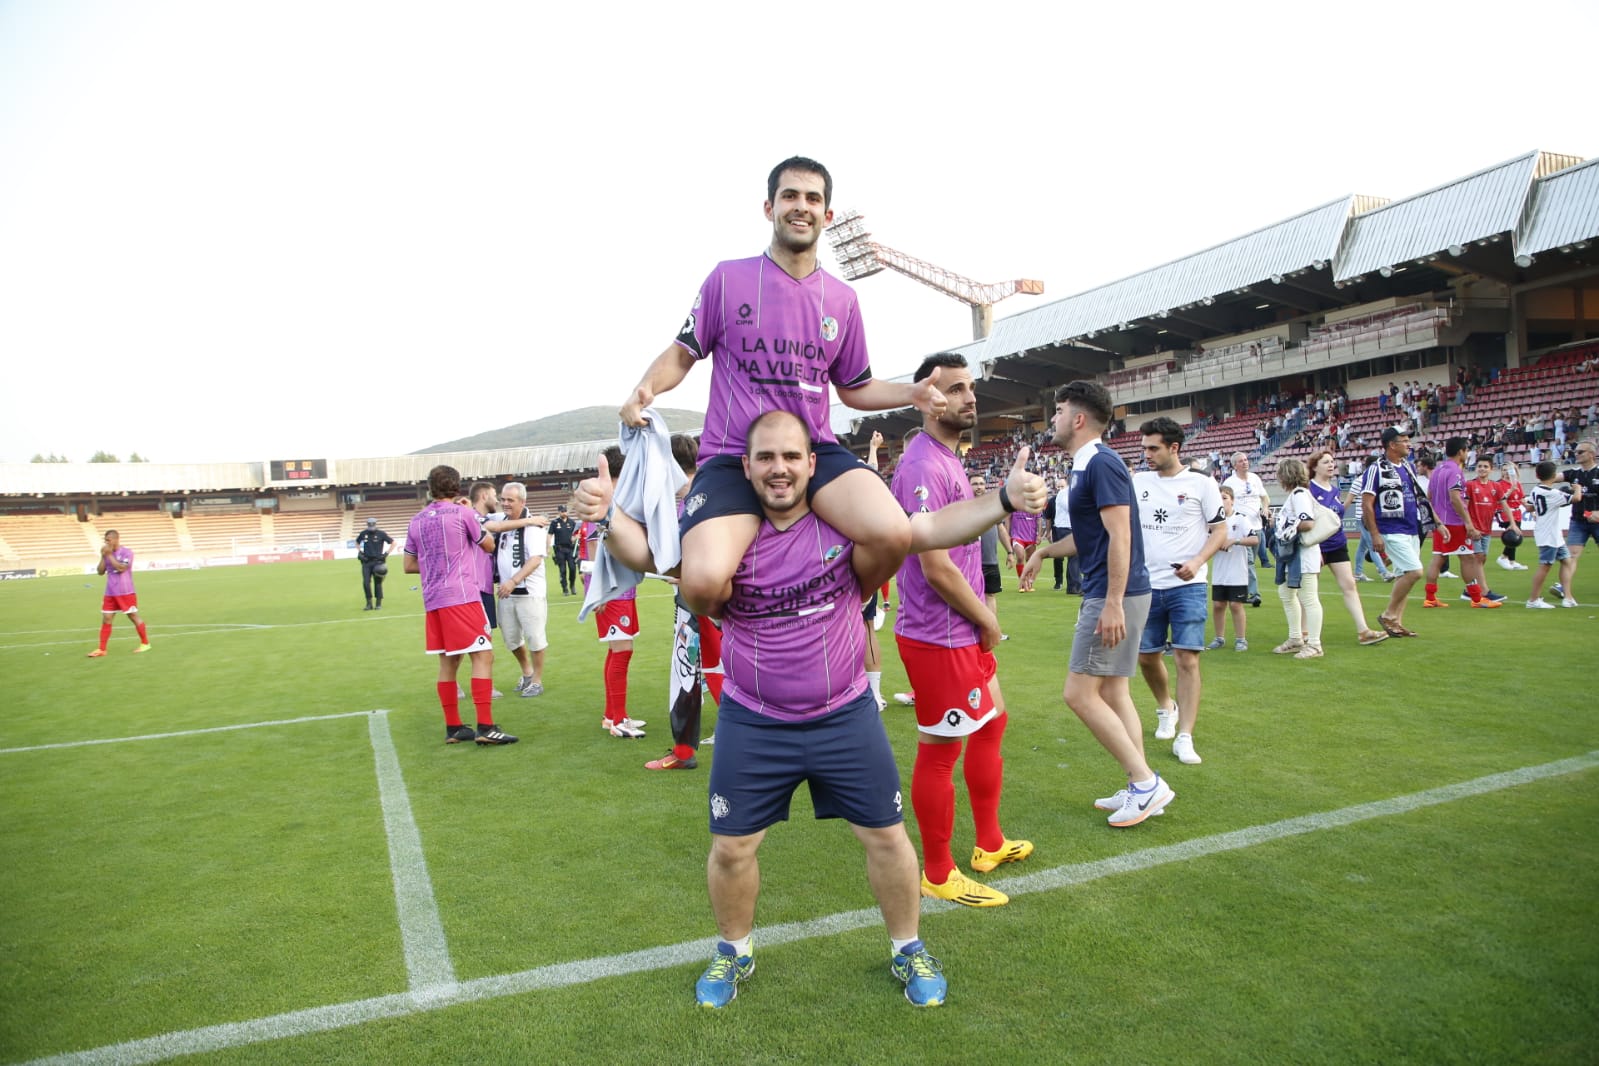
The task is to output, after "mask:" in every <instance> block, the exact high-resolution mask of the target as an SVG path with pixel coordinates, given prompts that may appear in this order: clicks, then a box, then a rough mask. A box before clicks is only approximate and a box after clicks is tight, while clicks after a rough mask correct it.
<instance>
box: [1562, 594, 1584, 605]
mask: <svg viewBox="0 0 1599 1066" xmlns="http://www.w3.org/2000/svg"><path fill="white" fill-rule="evenodd" d="M1560 606H1562V607H1578V606H1581V605H1580V604H1579V603H1577V601H1576V600H1574V599H1572V598H1571V597H1570V596H1567V597H1566V598H1565V599H1563V600H1561V601H1560Z"/></svg>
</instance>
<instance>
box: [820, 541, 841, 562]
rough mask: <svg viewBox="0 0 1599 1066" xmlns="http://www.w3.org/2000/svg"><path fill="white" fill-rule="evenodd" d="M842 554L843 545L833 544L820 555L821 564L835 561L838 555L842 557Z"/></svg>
mask: <svg viewBox="0 0 1599 1066" xmlns="http://www.w3.org/2000/svg"><path fill="white" fill-rule="evenodd" d="M843 554H844V545H842V544H835V545H833V546H832V547H831V548H829V549H827V550H826V551H825V552H823V553H822V562H824V563H830V562H832V561H833V560H834V559H837V558H838V557H839V556H840V555H843Z"/></svg>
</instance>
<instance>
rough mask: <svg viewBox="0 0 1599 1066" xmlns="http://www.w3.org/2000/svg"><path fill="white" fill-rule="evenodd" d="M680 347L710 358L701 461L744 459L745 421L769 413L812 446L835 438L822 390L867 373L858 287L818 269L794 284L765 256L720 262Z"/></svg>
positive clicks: (863, 378)
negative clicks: (787, 421)
mask: <svg viewBox="0 0 1599 1066" xmlns="http://www.w3.org/2000/svg"><path fill="white" fill-rule="evenodd" d="M677 343H678V344H679V345H681V346H682V347H683V348H685V349H687V350H688V352H689V354H690V355H692V356H694V358H696V359H710V360H711V392H710V399H709V400H708V401H707V404H706V408H705V431H704V433H703V434H702V435H701V436H700V454H699V459H700V462H702V463H703V462H705V461H706V460H707V459H709V458H711V457H712V456H716V455H742V454H743V453H744V443H745V438H746V435H747V433H748V430H749V426H750V423H751V422H753V421H755V419H756V418H758V417H760V416H761V415H763V414H765V413H766V412H767V411H773V410H782V411H790V412H793V413H794V414H796V415H798V416H799V417H800V418H801V419H803V420H804V422H805V425H806V426H807V427H808V428H809V432H810V435H811V440H812V441H815V442H817V443H822V442H833V441H836V440H837V439H838V438H837V437H835V436H834V435H833V427H832V425H831V423H830V421H829V418H828V410H829V407H830V405H831V402H832V395H831V392H830V390H829V389H828V384H829V383H830V382H831V383H834V384H836V385H838V386H840V387H841V388H856V387H858V386H860V385H864V384H865V383H866V382H867V381H868V380H870V379H871V376H872V368H871V365H870V362H869V360H868V359H867V355H866V335H865V332H864V331H863V329H862V326H861V316H860V307H859V305H858V304H857V303H856V300H855V291H854V290H853V289H851V288H850V287H849V286H848V285H846V284H844V282H842V281H840V280H839V279H838V278H836V277H834V276H833V275H831V274H829V273H828V272H827V271H825V270H823V269H821V268H820V267H818V268H817V269H816V270H814V271H812V272H811V274H810V275H809V276H808V277H805V278H800V279H798V280H796V279H794V278H792V277H789V275H788V272H787V271H785V270H784V269H783V268H782V267H780V266H778V265H777V264H776V263H775V262H773V261H772V260H771V258H770V257H769V256H767V255H765V254H764V253H763V254H761V255H758V256H755V257H754V258H752V259H734V260H729V261H728V262H725V263H719V264H717V267H716V269H715V270H713V271H711V276H710V277H708V278H706V279H705V284H703V285H701V286H700V291H699V294H698V295H697V296H695V297H694V307H693V309H692V310H691V311H690V312H689V315H688V319H687V321H685V322H684V323H683V328H682V330H681V331H680V332H679V333H678V335H677Z"/></svg>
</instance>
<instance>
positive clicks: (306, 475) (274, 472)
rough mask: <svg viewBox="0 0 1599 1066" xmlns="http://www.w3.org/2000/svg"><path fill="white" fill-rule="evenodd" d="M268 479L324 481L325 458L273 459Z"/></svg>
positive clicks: (325, 474)
mask: <svg viewBox="0 0 1599 1066" xmlns="http://www.w3.org/2000/svg"><path fill="white" fill-rule="evenodd" d="M269 465H270V467H271V477H269V478H268V479H267V480H269V481H326V480H327V478H328V461H327V460H326V459H273V460H272V461H271V463H270V464H269Z"/></svg>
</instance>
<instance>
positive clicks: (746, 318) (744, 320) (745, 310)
mask: <svg viewBox="0 0 1599 1066" xmlns="http://www.w3.org/2000/svg"><path fill="white" fill-rule="evenodd" d="M753 310H754V308H752V307H750V305H749V304H747V303H743V304H739V305H738V317H737V318H735V319H734V320H733V325H735V326H748V325H753V322H752V320H751V319H750V314H751V313H752V312H753Z"/></svg>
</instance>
